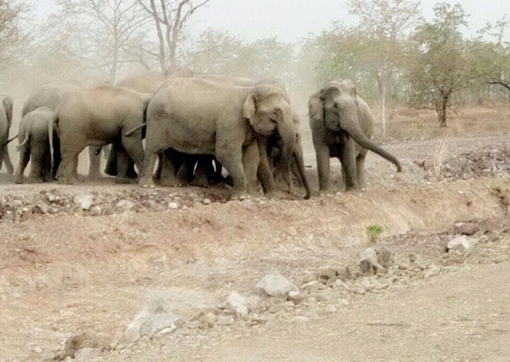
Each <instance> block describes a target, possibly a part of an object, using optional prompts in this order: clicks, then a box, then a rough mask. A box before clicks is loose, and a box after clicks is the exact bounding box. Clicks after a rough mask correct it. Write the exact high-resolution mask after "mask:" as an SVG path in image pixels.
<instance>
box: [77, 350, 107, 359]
mask: <svg viewBox="0 0 510 362" xmlns="http://www.w3.org/2000/svg"><path fill="white" fill-rule="evenodd" d="M100 355H101V350H100V349H99V348H82V349H80V350H78V351H76V353H75V355H74V360H75V361H77V362H91V361H93V360H94V359H95V358H97V357H99V356H100Z"/></svg>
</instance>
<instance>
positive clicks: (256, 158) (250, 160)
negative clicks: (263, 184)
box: [243, 142, 260, 195]
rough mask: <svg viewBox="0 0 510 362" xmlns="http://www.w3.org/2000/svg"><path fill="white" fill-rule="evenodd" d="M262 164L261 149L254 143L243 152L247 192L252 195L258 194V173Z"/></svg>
mask: <svg viewBox="0 0 510 362" xmlns="http://www.w3.org/2000/svg"><path fill="white" fill-rule="evenodd" d="M259 163H260V155H259V149H258V146H257V143H256V142H253V143H252V144H250V145H249V146H247V147H245V149H244V150H243V168H244V174H245V175H246V182H247V183H248V185H247V191H248V194H250V195H257V194H258V180H257V171H258V168H259Z"/></svg>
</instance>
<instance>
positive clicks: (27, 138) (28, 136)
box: [16, 132, 30, 151]
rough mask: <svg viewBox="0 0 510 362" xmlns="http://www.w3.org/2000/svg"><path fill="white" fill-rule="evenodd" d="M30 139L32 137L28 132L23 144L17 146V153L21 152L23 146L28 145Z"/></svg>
mask: <svg viewBox="0 0 510 362" xmlns="http://www.w3.org/2000/svg"><path fill="white" fill-rule="evenodd" d="M29 138H30V135H29V134H28V132H27V134H26V135H25V139H24V140H23V142H21V143H20V144H19V145H18V146H16V151H19V150H20V148H21V147H22V146H24V145H26V144H27V143H28V140H29Z"/></svg>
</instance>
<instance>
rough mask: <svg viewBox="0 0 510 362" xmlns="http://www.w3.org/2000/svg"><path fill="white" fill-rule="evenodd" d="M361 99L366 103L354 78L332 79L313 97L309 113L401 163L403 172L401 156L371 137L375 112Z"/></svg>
mask: <svg viewBox="0 0 510 362" xmlns="http://www.w3.org/2000/svg"><path fill="white" fill-rule="evenodd" d="M361 102H363V103H364V101H363V100H361V99H360V98H358V96H357V94H356V87H355V86H354V84H353V83H352V82H351V81H349V80H343V81H340V82H337V81H332V82H330V83H328V84H327V85H326V86H325V87H324V88H323V89H321V90H319V91H317V92H316V93H314V94H313V95H312V96H311V97H310V99H309V101H308V108H309V115H310V117H311V118H314V119H317V120H320V121H323V122H324V125H325V126H326V128H327V129H328V130H329V131H331V132H334V133H340V132H341V131H344V132H347V133H348V134H349V136H350V137H352V138H353V139H354V141H356V142H357V143H358V144H359V145H360V146H362V147H363V148H366V149H368V150H370V151H373V152H375V153H377V154H378V155H380V156H381V157H384V158H385V159H387V160H388V161H390V162H391V163H393V164H394V165H395V166H397V171H398V172H401V171H402V166H401V165H400V162H399V161H398V160H397V158H396V157H395V156H393V155H392V154H390V153H389V152H387V151H385V150H384V149H382V148H381V147H379V146H378V145H377V144H375V143H374V142H372V141H371V140H370V138H369V137H367V133H366V132H367V131H366V129H367V128H368V127H370V125H369V124H368V123H369V122H371V120H370V121H368V122H367V120H368V119H369V117H371V116H370V111H369V109H368V107H362V106H361V104H360V103H361ZM365 105H366V104H365ZM365 108H366V109H365ZM364 128H365V129H364Z"/></svg>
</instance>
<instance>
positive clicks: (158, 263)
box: [148, 255, 168, 270]
mask: <svg viewBox="0 0 510 362" xmlns="http://www.w3.org/2000/svg"><path fill="white" fill-rule="evenodd" d="M148 263H150V264H152V265H153V266H154V267H155V268H156V269H158V270H166V269H167V267H168V265H167V260H166V255H161V256H158V257H154V258H152V259H149V261H148Z"/></svg>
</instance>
